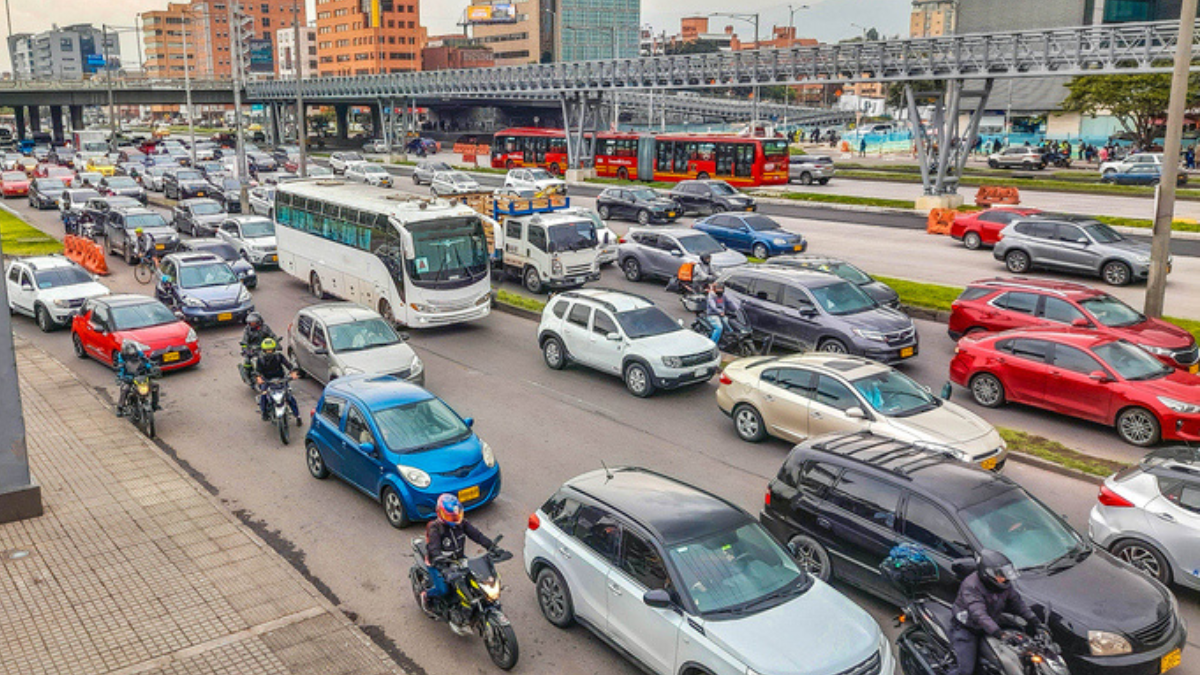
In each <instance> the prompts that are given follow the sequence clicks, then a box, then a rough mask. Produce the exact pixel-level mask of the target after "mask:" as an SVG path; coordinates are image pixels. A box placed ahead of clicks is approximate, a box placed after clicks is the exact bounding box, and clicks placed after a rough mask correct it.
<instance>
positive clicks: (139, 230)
mask: <svg viewBox="0 0 1200 675" xmlns="http://www.w3.org/2000/svg"><path fill="white" fill-rule="evenodd" d="M142 232H143V230H142V228H140V227H139V228H136V229H134V231H133V233H134V234H137V235H141V234H142Z"/></svg>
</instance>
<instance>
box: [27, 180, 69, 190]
mask: <svg viewBox="0 0 1200 675" xmlns="http://www.w3.org/2000/svg"><path fill="white" fill-rule="evenodd" d="M33 184H34V185H35V186H37V189H39V190H41V191H42V192H53V191H55V190H66V189H67V184H66V183H64V182H62V179H60V178H39V179H37V180H35V181H33Z"/></svg>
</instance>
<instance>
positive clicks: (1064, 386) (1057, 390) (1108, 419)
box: [950, 328, 1200, 447]
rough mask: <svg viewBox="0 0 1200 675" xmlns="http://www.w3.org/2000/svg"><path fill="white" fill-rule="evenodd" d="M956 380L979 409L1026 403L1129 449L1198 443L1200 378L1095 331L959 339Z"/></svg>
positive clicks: (1010, 333) (1023, 332)
mask: <svg viewBox="0 0 1200 675" xmlns="http://www.w3.org/2000/svg"><path fill="white" fill-rule="evenodd" d="M950 379H951V380H952V381H953V382H954V383H955V384H958V385H960V386H964V387H967V389H968V390H970V392H971V397H972V398H973V399H975V402H976V403H978V404H979V405H982V406H985V407H988V408H996V407H999V406H1001V405H1004V403H1005V402H1009V401H1011V402H1013V403H1024V404H1026V405H1031V406H1034V407H1037V408H1045V409H1047V410H1053V411H1055V412H1059V413H1062V414H1064V415H1070V416H1071V417H1079V418H1082V419H1085V420H1090V421H1092V422H1098V423H1100V424H1105V425H1110V426H1115V427H1116V429H1117V434H1118V435H1119V436H1120V437H1121V439H1122V440H1124V441H1125V442H1126V443H1130V444H1133V445H1137V446H1141V447H1146V446H1150V445H1154V444H1155V443H1158V442H1159V441H1160V440H1163V439H1166V440H1172V441H1192V442H1194V441H1200V377H1197V376H1196V375H1191V374H1189V373H1185V372H1183V371H1180V370H1177V369H1175V368H1171V367H1168V366H1166V365H1163V363H1162V362H1161V361H1159V360H1158V359H1156V358H1154V357H1153V356H1151V355H1150V354H1148V353H1146V351H1145V350H1143V349H1141V348H1140V347H1136V346H1134V345H1132V344H1130V343H1128V342H1125V341H1124V340H1117V339H1114V338H1113V337H1111V336H1109V335H1101V334H1097V333H1096V332H1095V331H1091V330H1086V329H1079V328H1067V329H1057V330H1047V329H1025V330H1016V331H1008V332H1005V333H987V334H980V335H979V336H978V337H976V336H974V335H968V336H966V337H964V338H963V339H961V340H959V342H958V348H957V349H955V353H954V360H952V361H951V362H950Z"/></svg>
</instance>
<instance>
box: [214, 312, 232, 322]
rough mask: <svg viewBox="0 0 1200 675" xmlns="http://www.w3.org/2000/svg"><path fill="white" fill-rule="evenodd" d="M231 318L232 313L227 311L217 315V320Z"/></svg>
mask: <svg viewBox="0 0 1200 675" xmlns="http://www.w3.org/2000/svg"><path fill="white" fill-rule="evenodd" d="M232 318H233V314H231V313H229V312H225V313H224V314H218V315H217V321H229V320H230V319H232Z"/></svg>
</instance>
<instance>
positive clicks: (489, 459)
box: [480, 441, 496, 469]
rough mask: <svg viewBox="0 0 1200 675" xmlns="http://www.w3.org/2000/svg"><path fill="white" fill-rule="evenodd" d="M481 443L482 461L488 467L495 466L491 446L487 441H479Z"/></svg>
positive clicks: (494, 455) (494, 457)
mask: <svg viewBox="0 0 1200 675" xmlns="http://www.w3.org/2000/svg"><path fill="white" fill-rule="evenodd" d="M480 443H482V444H483V463H484V464H486V465H487V467H488V468H489V469H490V468H492V467H493V466H496V453H494V452H492V446H490V445H488V444H487V441H480Z"/></svg>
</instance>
